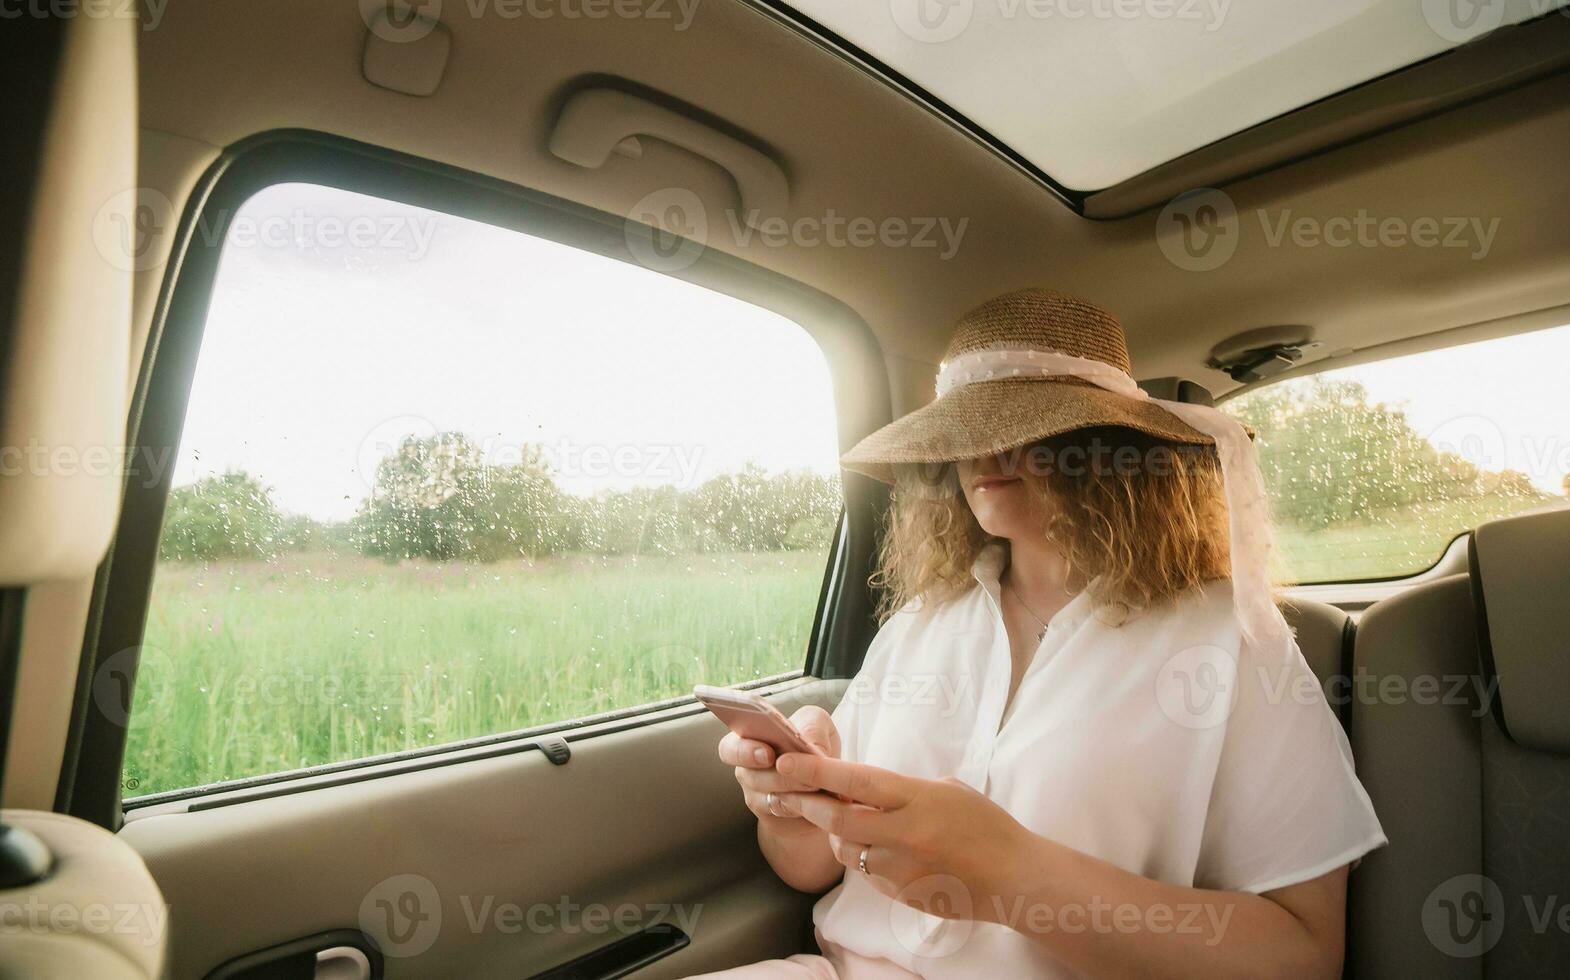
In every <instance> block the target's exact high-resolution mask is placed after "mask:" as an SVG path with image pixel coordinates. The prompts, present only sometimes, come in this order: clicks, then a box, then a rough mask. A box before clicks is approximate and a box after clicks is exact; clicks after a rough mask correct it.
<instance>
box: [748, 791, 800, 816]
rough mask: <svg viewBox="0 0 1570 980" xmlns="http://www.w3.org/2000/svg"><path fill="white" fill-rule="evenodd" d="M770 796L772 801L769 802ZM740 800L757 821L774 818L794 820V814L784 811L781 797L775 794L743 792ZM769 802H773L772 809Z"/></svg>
mask: <svg viewBox="0 0 1570 980" xmlns="http://www.w3.org/2000/svg"><path fill="white" fill-rule="evenodd" d="M771 795H772V796H773V800H772V801H771V800H770V796H771ZM741 798H742V799H743V800H744V801H745V802H746V804H747V809H749V810H751V811H752V815H753V816H755V817H757V818H759V819H762V818H764V817H775V818H777V819H791V820H794V819H796V814H794V813H790V812H788V811H787V810H786V809H785V805H784V804H783V803H781V802H780V800H781V799H783V797H781V796H780V795H779V794H777V793H775V794H769V793H756V792H753V791H752V790H743V791H742V794H741ZM770 802H773V804H774V806H773V807H772V808H770V806H769V803H770Z"/></svg>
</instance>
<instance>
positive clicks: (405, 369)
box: [175, 184, 1570, 520]
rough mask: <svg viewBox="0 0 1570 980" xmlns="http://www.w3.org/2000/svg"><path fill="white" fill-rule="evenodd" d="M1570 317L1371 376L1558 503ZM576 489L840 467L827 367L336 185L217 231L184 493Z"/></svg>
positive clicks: (714, 301) (681, 302)
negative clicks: (409, 464) (532, 469)
mask: <svg viewBox="0 0 1570 980" xmlns="http://www.w3.org/2000/svg"><path fill="white" fill-rule="evenodd" d="M1567 366H1570V326H1567V327H1558V328H1554V329H1549V330H1543V331H1538V332H1535V333H1531V334H1524V335H1519V336H1516V337H1510V338H1504V339H1500V340H1492V341H1485V342H1482V343H1478V344H1471V345H1466V346H1462V347H1454V348H1449V349H1446V350H1440V351H1433V352H1429V353H1424V354H1419V355H1414V356H1409V357H1404V358H1399V359H1395V360H1391V361H1386V362H1383V363H1375V364H1368V365H1361V366H1358V367H1353V368H1346V369H1342V370H1338V371H1334V372H1327V373H1326V375H1325V376H1327V377H1332V378H1346V379H1351V380H1357V381H1360V382H1362V383H1363V384H1365V385H1366V386H1367V387H1368V389H1369V391H1370V393H1371V395H1372V396H1373V397H1374V398H1375V399H1376V400H1380V401H1385V402H1388V403H1392V404H1400V405H1401V406H1402V407H1403V408H1404V409H1405V410H1406V412H1407V414H1408V417H1409V418H1410V419H1411V420H1412V422H1413V424H1414V425H1415V426H1416V427H1417V428H1418V430H1419V431H1420V432H1422V433H1423V434H1424V435H1425V436H1428V437H1429V438H1430V439H1431V441H1434V442H1435V443H1436V444H1439V445H1441V446H1442V447H1443V448H1448V449H1452V450H1454V451H1457V452H1460V453H1461V454H1462V455H1465V456H1467V457H1468V458H1469V459H1472V460H1473V461H1474V462H1477V463H1479V464H1480V465H1483V466H1485V467H1486V468H1488V469H1493V470H1497V469H1500V468H1502V467H1504V466H1508V467H1510V468H1512V469H1517V470H1521V471H1522V472H1525V473H1526V474H1527V475H1528V476H1529V477H1530V478H1531V479H1532V481H1533V482H1534V483H1536V484H1537V485H1538V486H1540V487H1542V488H1543V489H1545V490H1549V491H1552V492H1559V491H1560V487H1561V481H1562V480H1563V479H1564V476H1565V473H1566V472H1567V471H1570V395H1567V390H1570V385H1567V384H1566V373H1567V372H1566V368H1567ZM436 431H460V432H463V433H465V434H466V435H468V436H469V437H470V438H471V439H472V440H474V441H475V442H476V443H478V444H479V445H480V446H481V448H482V451H483V452H484V453H485V455H486V458H487V459H488V460H490V461H491V462H494V463H498V464H505V463H507V462H513V461H516V460H517V458H518V457H519V454H520V447H521V446H523V445H524V444H526V443H528V444H533V445H536V446H539V447H541V448H542V449H543V450H544V451H545V454H546V457H547V459H548V460H549V461H550V462H551V464H552V466H553V468H554V469H555V472H556V479H557V482H558V483H559V484H560V485H561V486H562V487H563V488H565V489H566V490H568V491H569V492H572V493H578V494H590V493H594V492H597V491H600V490H605V489H610V488H624V487H629V486H635V485H656V484H674V485H677V486H680V487H692V486H696V485H697V484H699V483H701V482H702V481H704V480H706V479H708V478H710V477H712V476H715V475H717V474H720V473H726V472H734V471H736V470H738V469H740V468H741V467H742V466H743V465H745V464H746V463H747V462H749V461H751V462H755V463H757V464H759V465H761V466H763V467H764V468H765V469H767V470H769V471H772V472H780V471H784V470H791V469H810V470H813V471H816V472H820V473H833V472H835V471H836V467H837V464H836V457H837V437H836V428H835V416H834V403H833V395H832V390H831V385H830V379H829V373H828V366H827V364H826V363H825V361H824V359H823V355H822V353H821V351H820V350H819V348H818V347H817V345H816V343H815V342H814V341H812V339H811V338H810V337H809V336H808V335H807V333H806V332H805V331H804V330H802V329H801V328H800V327H799V326H798V325H797V324H795V323H793V322H791V321H790V320H787V319H786V318H784V317H781V316H779V315H777V314H775V313H772V312H769V311H765V310H762V309H760V308H758V307H755V306H752V305H751V304H749V303H746V302H743V301H741V300H737V299H734V298H732V297H730V296H726V295H724V294H721V293H716V292H712V291H710V290H707V289H704V288H702V287H700V286H695V285H693V284H691V283H686V282H683V281H681V280H678V279H675V278H672V277H670V276H667V275H663V274H660V273H658V272H653V271H650V270H648V269H644V268H642V267H640V266H637V265H633V264H629V263H626V262H620V261H617V260H614V259H608V258H605V257H603V256H599V255H595V254H592V253H589V252H584V251H580V250H578V249H574V248H571V247H569V246H565V245H560V244H557V243H555V242H551V241H547V240H543V239H538V238H533V237H531V236H528V235H524V234H521V233H518V232H514V231H509V230H505V229H500V228H496V227H494V226H491V225H486V224H482V223H479V222H474V221H469V220H466V219H462V218H455V217H452V216H449V215H440V214H437V213H435V212H432V211H426V210H424V209H421V208H415V207H409V206H405V205H401V204H395V203H392V202H388V201H383V200H380V199H376V198H371V197H365V196H362V195H358V194H352V193H349V192H347V191H341V190H337V189H331V188H324V187H316V186H312V185H305V184H280V185H276V186H273V187H270V188H267V189H266V190H263V191H262V192H260V193H259V194H257V195H256V196H255V197H253V198H252V199H251V200H250V201H249V202H248V203H247V204H246V205H245V207H244V208H242V210H241V212H240V213H239V214H238V215H237V218H236V221H235V222H234V224H233V226H232V227H231V230H230V234H229V239H228V241H227V243H226V246H225V250H224V254H223V258H222V262H221V264H220V269H219V274H218V282H217V287H216V289H215V290H214V294H213V303H212V309H211V311H210V313H209V317H208V322H207V328H206V332H205V334H204V336H203V340H202V351H201V358H200V361H199V363H198V366H197V372H196V379H195V382H194V385H193V389H192V393H191V401H190V408H189V410H188V414H187V420H186V426H185V432H184V438H183V440H182V443H181V449H180V456H179V460H178V463H177V467H176V471H175V483H176V485H183V484H186V483H190V482H192V481H194V480H197V479H200V478H202V477H204V476H208V475H212V474H216V473H222V472H225V471H226V470H231V469H241V470H244V471H246V472H248V473H251V474H252V475H254V476H257V477H260V478H261V479H262V480H263V481H264V482H265V483H266V484H268V485H269V486H270V487H272V490H273V496H274V500H275V501H276V502H277V503H278V505H279V506H280V507H282V508H283V509H284V510H286V511H290V512H294V513H303V514H308V515H310V516H312V517H314V518H317V519H319V520H341V519H344V518H347V517H349V516H351V515H353V513H354V512H355V509H356V507H357V506H358V505H359V503H360V501H361V500H362V499H363V498H364V497H365V496H366V494H367V493H368V491H369V488H370V483H371V480H372V479H373V477H374V474H375V469H376V463H377V462H378V461H379V460H380V459H381V458H382V457H383V456H384V455H386V454H387V453H388V452H389V451H390V450H391V449H393V448H394V447H396V446H397V444H398V442H399V441H400V440H401V439H402V438H403V437H404V436H406V435H409V434H419V435H429V434H431V433H434V432H436Z"/></svg>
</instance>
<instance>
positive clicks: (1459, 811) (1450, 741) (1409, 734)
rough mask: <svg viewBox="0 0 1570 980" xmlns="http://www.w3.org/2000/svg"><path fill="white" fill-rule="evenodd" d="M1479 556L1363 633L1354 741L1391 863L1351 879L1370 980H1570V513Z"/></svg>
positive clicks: (1387, 611)
mask: <svg viewBox="0 0 1570 980" xmlns="http://www.w3.org/2000/svg"><path fill="white" fill-rule="evenodd" d="M1471 550H1472V563H1473V570H1472V573H1471V574H1470V575H1456V576H1452V577H1449V578H1445V579H1440V580H1438V581H1435V582H1432V583H1428V584H1425V585H1422V586H1419V587H1417V588H1414V589H1412V590H1410V591H1408V592H1405V593H1403V594H1401V595H1399V596H1397V597H1395V598H1392V599H1388V600H1386V601H1383V602H1380V603H1377V604H1375V605H1374V606H1373V607H1371V608H1370V609H1369V610H1368V612H1367V613H1365V614H1364V616H1363V618H1362V621H1361V622H1360V623H1359V625H1358V629H1357V635H1356V640H1355V644H1354V652H1353V668H1354V676H1355V677H1363V676H1364V675H1365V674H1366V675H1367V676H1368V678H1369V682H1368V683H1365V684H1363V685H1362V686H1360V687H1359V689H1358V690H1359V694H1358V696H1357V697H1354V698H1353V699H1352V703H1351V718H1350V722H1351V724H1350V729H1351V739H1352V744H1353V750H1354V753H1355V755H1356V759H1357V767H1358V773H1359V775H1360V776H1361V778H1362V781H1363V785H1364V786H1365V787H1366V788H1367V790H1368V793H1369V796H1370V797H1371V798H1372V799H1373V802H1374V807H1375V809H1376V811H1377V812H1378V814H1379V817H1380V820H1381V821H1382V822H1383V824H1384V828H1385V832H1386V834H1387V836H1388V837H1389V838H1390V846H1389V847H1386V848H1384V849H1382V850H1379V851H1376V852H1374V853H1373V854H1370V855H1369V856H1368V857H1367V858H1365V859H1364V861H1363V863H1362V865H1361V866H1360V867H1359V868H1358V869H1357V870H1356V871H1355V872H1354V873H1353V875H1352V878H1351V892H1350V895H1349V899H1348V936H1347V941H1348V947H1347V950H1348V951H1347V975H1348V976H1350V977H1353V978H1355V980H1383V978H1392V980H1393V978H1403V980H1404V978H1407V977H1414V976H1421V977H1435V978H1457V980H1459V978H1468V980H1481V978H1489V977H1549V976H1553V977H1563V976H1570V912H1567V911H1566V904H1567V903H1570V710H1567V708H1570V511H1553V512H1545V513H1539V514H1531V515H1526V516H1522V517H1517V518H1511V519H1508V520H1504V521H1497V522H1492V523H1490V524H1486V525H1483V526H1482V527H1480V528H1479V529H1478V530H1477V532H1476V534H1475V535H1474V538H1473V542H1472V549H1471ZM1496 685H1497V686H1496Z"/></svg>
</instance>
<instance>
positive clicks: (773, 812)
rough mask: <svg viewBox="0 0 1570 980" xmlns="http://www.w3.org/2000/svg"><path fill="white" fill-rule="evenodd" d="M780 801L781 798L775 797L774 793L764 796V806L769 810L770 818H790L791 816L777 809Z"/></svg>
mask: <svg viewBox="0 0 1570 980" xmlns="http://www.w3.org/2000/svg"><path fill="white" fill-rule="evenodd" d="M779 801H780V799H779V797H777V796H775V795H774V794H773V793H765V794H763V805H764V807H765V808H767V809H768V811H769V816H771V817H785V816H789V814H784V813H781V812H780V811H779V810H777V809H775V805H776V804H777V803H779Z"/></svg>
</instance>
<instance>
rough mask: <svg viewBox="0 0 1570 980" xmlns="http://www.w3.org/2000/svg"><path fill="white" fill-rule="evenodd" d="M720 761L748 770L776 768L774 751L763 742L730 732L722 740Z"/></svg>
mask: <svg viewBox="0 0 1570 980" xmlns="http://www.w3.org/2000/svg"><path fill="white" fill-rule="evenodd" d="M720 761H722V762H724V763H726V764H727V765H732V766H744V767H746V768H748V769H769V768H772V767H773V766H774V750H773V749H771V748H770V747H769V746H768V745H767V744H765V743H763V742H756V741H753V740H752V739H750V738H742V737H741V736H740V735H737V734H736V733H735V732H730V733H728V734H727V735H726V736H725V737H724V738H722V739H720Z"/></svg>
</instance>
